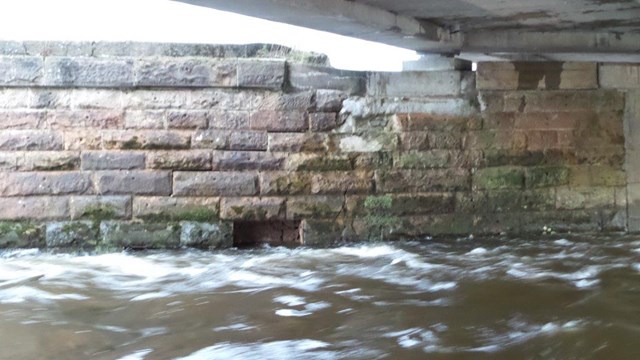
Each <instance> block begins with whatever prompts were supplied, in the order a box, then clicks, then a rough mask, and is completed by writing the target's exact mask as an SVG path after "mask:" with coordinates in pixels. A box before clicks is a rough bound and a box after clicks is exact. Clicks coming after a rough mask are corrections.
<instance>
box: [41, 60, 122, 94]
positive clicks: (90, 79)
mask: <svg viewBox="0 0 640 360" xmlns="http://www.w3.org/2000/svg"><path fill="white" fill-rule="evenodd" d="M44 85H46V86H65V87H67V86H68V87H112V88H122V87H131V86H133V85H134V74H133V60H130V59H97V58H69V57H49V58H46V60H45V76H44Z"/></svg>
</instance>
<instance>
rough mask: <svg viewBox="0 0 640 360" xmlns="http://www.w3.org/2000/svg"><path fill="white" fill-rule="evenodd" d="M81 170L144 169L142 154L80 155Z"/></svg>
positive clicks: (98, 153) (108, 153) (92, 153)
mask: <svg viewBox="0 0 640 360" xmlns="http://www.w3.org/2000/svg"><path fill="white" fill-rule="evenodd" d="M82 169H83V170H133V169H144V154H143V153H139V152H117V151H115V152H114V151H112V152H103V151H96V152H94V151H90V152H83V153H82Z"/></svg>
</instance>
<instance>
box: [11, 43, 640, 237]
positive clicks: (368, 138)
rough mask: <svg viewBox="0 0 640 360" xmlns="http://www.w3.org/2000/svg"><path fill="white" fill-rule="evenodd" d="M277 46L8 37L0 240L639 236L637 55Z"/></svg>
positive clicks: (639, 146) (639, 82)
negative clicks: (357, 65) (346, 67)
mask: <svg viewBox="0 0 640 360" xmlns="http://www.w3.org/2000/svg"><path fill="white" fill-rule="evenodd" d="M265 49H267V51H264V50H265ZM269 49H271V50H272V48H266V47H260V46H209V45H171V44H111V43H2V44H0V54H2V56H1V57H0V86H1V88H0V171H1V172H2V173H1V174H0V219H1V220H2V223H1V224H0V247H31V246H37V247H44V246H49V247H69V246H71V247H78V246H81V247H89V248H92V247H96V246H97V247H106V248H112V247H115V248H119V247H130V248H176V247H181V246H187V247H191V246H193V247H205V248H209V247H213V248H219V247H229V246H232V245H233V243H234V236H233V234H234V233H235V234H236V245H238V244H240V242H241V241H242V239H241V236H238V234H242V236H249V237H255V239H254V240H252V241H262V240H264V241H269V242H275V243H279V242H281V241H283V242H295V241H302V242H303V243H305V244H307V245H312V246H313V245H327V244H331V243H334V242H340V241H351V240H368V239H398V238H404V237H415V236H427V235H430V236H434V235H448V234H450V235H465V234H484V233H502V232H507V233H525V232H537V233H540V232H542V231H543V229H549V228H551V229H552V230H554V231H599V230H625V229H627V226H628V224H629V226H630V228H631V229H632V230H638V229H639V228H640V226H639V225H638V223H639V222H640V211H639V210H638V208H639V206H638V205H637V204H638V203H640V202H638V201H637V200H638V197H640V190H638V189H640V188H639V187H638V183H640V180H639V178H638V176H639V175H638V174H640V172H638V170H640V168H638V166H640V165H638V166H635V165H634V164H636V163H638V164H640V160H638V159H640V157H638V156H635V155H633V154H635V151H637V149H636V148H640V143H638V142H637V141H636V140H635V139H636V138H639V139H640V137H638V136H637V135H638V134H637V131H635V130H637V129H635V127H637V126H635V125H634V124H635V117H637V116H638V115H637V114H640V110H639V109H638V106H637V104H639V103H640V98H638V91H637V90H636V91H633V90H632V89H634V88H636V89H637V88H639V87H640V86H639V84H640V81H639V80H638V77H637V74H638V70H637V67H633V66H623V65H615V66H614V65H601V66H598V65H597V64H582V63H574V64H569V63H564V64H562V63H560V64H558V63H553V64H544V63H516V64H512V63H486V64H479V66H478V71H477V72H476V73H474V72H470V71H435V72H404V73H356V72H344V71H338V70H335V69H331V68H327V67H324V66H320V65H313V64H309V63H308V61H307V63H300V62H296V61H290V60H285V59H273V58H269V57H273V56H276V55H277V54H275V53H274V52H273V51H270V50H269ZM286 53H287V52H286V50H283V49H279V52H278V54H284V55H287V54H286ZM288 56H289V59H291V58H292V56H291V54H289V55H288ZM264 57H266V58H264ZM312 60H318V59H312ZM303 62H304V61H303ZM634 71H635V72H634ZM629 73H631V74H635V76H636V77H635V78H631V79H629V77H632V75H630V76H624V74H629ZM621 74H623V75H621ZM618 78H620V79H618ZM619 89H620V90H619ZM634 99H635V100H634ZM634 101H635V102H634ZM625 120H626V122H625ZM625 127H626V129H627V133H628V134H631V135H630V136H629V135H628V136H627V137H626V139H625V133H624V129H625ZM625 140H626V142H627V145H626V147H627V151H626V152H625ZM638 141H640V140H638ZM625 155H626V165H625ZM625 166H626V169H627V171H626V172H625ZM627 208H629V211H627ZM234 225H235V230H234ZM269 229H271V230H269ZM298 229H300V231H298ZM299 234H302V236H301V237H300V236H299Z"/></svg>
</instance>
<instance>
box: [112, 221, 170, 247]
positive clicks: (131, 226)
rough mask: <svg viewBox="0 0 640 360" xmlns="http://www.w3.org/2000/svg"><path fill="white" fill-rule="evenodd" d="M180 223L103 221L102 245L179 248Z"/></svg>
mask: <svg viewBox="0 0 640 360" xmlns="http://www.w3.org/2000/svg"><path fill="white" fill-rule="evenodd" d="M180 232H181V228H180V226H179V225H174V224H166V223H164V224H147V223H144V224H143V223H130V222H122V221H103V222H102V223H101V224H100V237H101V241H100V245H104V246H107V247H110V246H117V247H123V248H126V249H177V248H178V247H180Z"/></svg>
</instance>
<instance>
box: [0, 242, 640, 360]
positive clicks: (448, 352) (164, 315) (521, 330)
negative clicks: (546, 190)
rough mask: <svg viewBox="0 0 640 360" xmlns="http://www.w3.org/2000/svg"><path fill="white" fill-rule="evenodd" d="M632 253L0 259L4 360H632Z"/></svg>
mask: <svg viewBox="0 0 640 360" xmlns="http://www.w3.org/2000/svg"><path fill="white" fill-rule="evenodd" d="M639 272H640V240H637V239H636V238H633V237H628V236H627V237H622V236H610V237H603V236H598V237H584V236H583V237H578V236H572V237H568V238H555V239H498V238H492V239H473V240H470V239H458V240H453V239H452V240H446V241H445V240H441V241H421V242H417V241H416V242H404V243H376V244H368V245H360V246H352V247H341V248H335V249H322V250H317V249H285V248H277V249H259V250H249V251H246V250H243V251H238V250H229V251H224V252H216V253H209V252H198V251H188V252H149V253H117V254H102V255H80V256H79V255H78V254H49V253H40V252H38V251H35V250H27V251H12V252H5V253H3V254H2V255H0V314H1V317H0V348H1V349H2V351H1V352H0V358H2V359H87V358H92V359H127V360H132V359H383V358H393V359H422V358H430V359H431V358H433V359H468V358H473V359H477V358H479V359H483V358H486V359H495V358H501V359H523V358H531V359H536V358H544V359H585V358H593V359H634V358H640V344H639V343H638V342H637V339H638V338H640V274H639Z"/></svg>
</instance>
